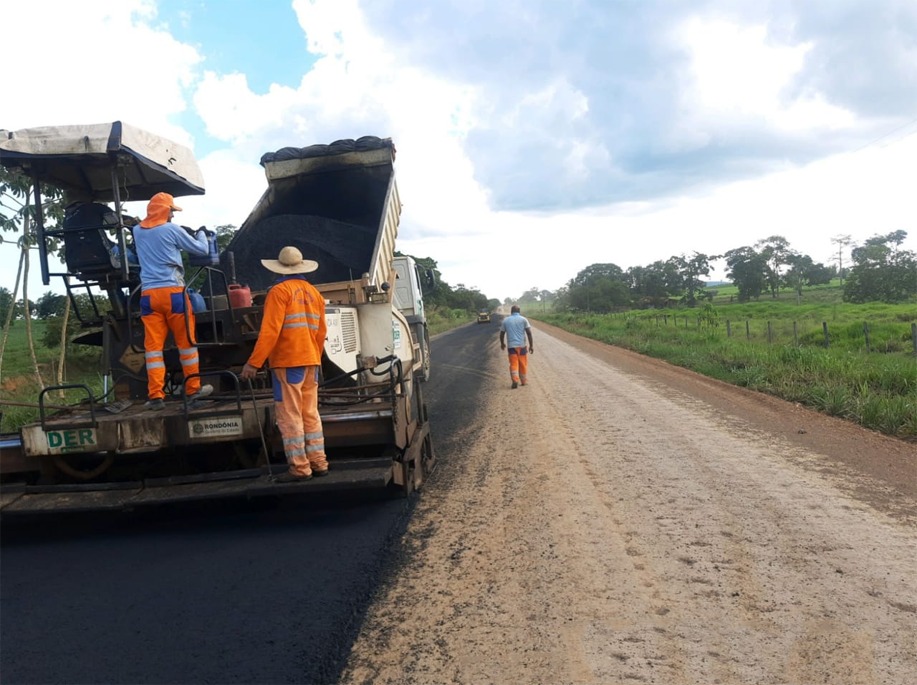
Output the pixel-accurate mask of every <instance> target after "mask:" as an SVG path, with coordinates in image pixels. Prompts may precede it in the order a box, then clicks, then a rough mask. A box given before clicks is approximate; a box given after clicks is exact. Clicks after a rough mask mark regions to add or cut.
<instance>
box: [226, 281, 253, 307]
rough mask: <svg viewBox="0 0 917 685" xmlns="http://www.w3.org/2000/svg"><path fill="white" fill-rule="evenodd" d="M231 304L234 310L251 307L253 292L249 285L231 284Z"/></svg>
mask: <svg viewBox="0 0 917 685" xmlns="http://www.w3.org/2000/svg"><path fill="white" fill-rule="evenodd" d="M229 303H230V305H231V306H232V307H233V308H239V307H251V306H252V291H251V288H249V287H248V286H247V285H239V284H238V283H231V284H230V285H229Z"/></svg>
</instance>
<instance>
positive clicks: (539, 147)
mask: <svg viewBox="0 0 917 685" xmlns="http://www.w3.org/2000/svg"><path fill="white" fill-rule="evenodd" d="M8 4H9V3H8ZM292 5H293V7H294V10H295V11H296V14H297V17H298V20H299V24H300V26H301V27H302V29H303V40H302V49H303V51H304V52H303V63H304V64H309V65H310V66H309V68H308V69H306V68H304V73H303V75H302V79H301V81H300V82H299V84H298V86H296V87H287V86H279V85H273V86H271V87H270V88H269V89H268V91H267V92H266V93H263V94H256V93H255V92H253V91H252V89H251V87H250V86H249V82H250V79H252V80H253V79H254V78H255V76H256V74H253V73H245V71H244V70H240V71H238V72H236V73H220V72H218V71H215V70H214V69H212V68H211V69H208V70H206V71H203V70H202V68H203V66H204V64H205V63H204V59H205V58H206V56H207V55H206V54H203V53H202V52H200V51H199V50H198V49H196V48H194V47H192V46H191V45H188V44H182V43H180V42H178V41H177V40H175V38H173V37H172V36H171V35H170V33H169V31H168V28H169V27H168V25H167V24H166V23H164V21H163V18H162V17H160V16H158V15H157V6H156V3H155V1H154V0H86V1H85V2H81V3H71V2H64V1H61V2H55V1H53V0H33V1H32V2H29V3H14V4H13V5H11V6H10V7H9V8H7V7H4V16H3V19H4V23H6V22H7V21H10V22H11V24H10V25H20V26H27V25H34V24H35V23H37V22H41V24H42V30H43V35H44V38H45V42H46V43H48V44H54V45H55V46H57V48H58V49H57V51H56V52H54V53H52V52H51V51H37V52H36V51H34V50H33V49H32V41H33V39H32V38H31V37H30V35H29V33H28V32H9V33H8V34H6V36H5V39H4V40H5V48H6V49H7V52H8V54H29V55H30V56H31V57H30V59H31V60H33V61H31V62H30V64H29V68H30V69H36V71H37V72H38V73H43V74H54V75H55V78H54V82H53V84H50V85H49V83H48V80H47V79H46V80H45V82H42V83H40V84H33V83H32V82H30V81H28V80H27V79H24V80H23V81H22V82H21V83H22V84H23V85H22V88H21V90H20V95H19V97H18V98H17V99H15V100H12V101H11V100H6V101H5V102H4V111H3V117H4V119H3V120H2V121H0V126H5V127H8V128H19V127H26V126H36V125H42V124H46V123H48V124H60V123H77V122H80V121H84V122H93V121H107V120H115V119H123V120H125V121H129V122H130V123H133V124H135V125H138V126H141V127H143V128H147V129H149V130H151V131H154V132H156V133H159V134H162V135H165V136H167V137H170V138H173V139H175V140H177V141H179V142H184V143H186V144H189V145H192V146H193V145H194V143H195V141H194V140H193V139H192V133H191V131H189V130H185V129H183V128H181V127H180V126H179V125H178V124H177V123H176V122H178V121H181V120H182V119H183V118H184V120H185V121H187V120H188V119H189V115H194V114H196V115H197V116H199V117H200V119H201V120H202V121H203V122H204V125H205V128H206V131H207V134H208V135H209V136H210V137H211V140H209V141H208V143H209V145H208V147H207V149H212V148H213V144H214V143H221V145H220V146H219V149H217V150H215V151H214V152H212V153H210V154H207V155H205V156H203V158H202V159H201V160H200V163H201V167H202V169H203V172H204V176H205V179H206V185H207V194H206V196H204V197H200V198H183V201H182V204H183V206H185V208H186V211H185V212H184V214H183V215H181V216H182V218H183V219H184V221H185V222H187V223H188V224H189V225H191V224H193V225H200V224H206V225H210V226H214V225H219V224H226V223H232V224H236V225H239V224H241V223H242V221H243V220H244V219H245V217H246V216H247V214H248V212H249V211H250V209H251V208H252V206H253V205H254V203H255V202H256V201H257V199H258V197H259V196H260V195H261V193H262V192H263V190H264V189H265V187H266V182H265V180H264V175H263V171H262V169H261V167H260V166H259V165H258V160H259V159H260V156H261V154H262V153H264V152H267V151H270V150H275V149H277V148H279V147H283V146H288V145H289V146H302V145H308V144H311V143H317V142H331V141H332V140H334V139H336V138H342V137H352V138H356V137H359V136H362V135H380V136H391V137H392V138H393V139H394V141H395V144H396V146H397V149H398V157H397V161H396V169H397V173H398V182H399V188H400V191H401V198H402V201H403V203H404V211H403V214H402V226H401V234H400V242H401V244H400V248H401V249H402V250H404V251H406V252H410V253H413V254H417V255H419V256H429V257H432V258H434V259H436V260H438V261H439V263H440V266H441V268H442V270H443V273H444V277H445V278H446V280H447V281H449V282H450V283H452V284H453V285H455V284H458V283H464V284H465V285H467V286H477V287H478V288H480V289H481V290H482V292H484V293H486V294H487V295H488V296H491V297H498V298H500V299H502V298H504V297H507V296H517V295H519V294H520V293H521V292H522V291H524V290H525V289H527V288H530V287H535V286H537V287H539V288H546V289H551V290H554V289H556V288H558V287H560V286H562V285H563V284H564V283H566V282H567V281H568V280H569V279H571V278H572V277H573V276H574V275H575V274H576V273H577V272H578V271H579V270H581V269H583V268H585V267H586V266H588V265H589V264H592V263H595V262H613V263H616V264H618V265H619V266H621V267H622V268H627V267H630V266H638V265H645V264H648V263H650V262H653V261H655V260H657V259H663V260H664V259H666V258H668V257H670V256H672V255H675V254H681V253H690V252H691V251H694V250H697V251H700V252H705V253H707V254H713V253H718V252H722V251H725V250H728V249H731V248H734V247H739V246H741V245H745V244H752V243H753V242H754V241H755V240H757V239H760V238H764V237H767V236H769V235H773V234H779V235H785V236H786V237H787V239H788V240H789V241H790V243H791V246H793V247H795V248H796V249H799V250H801V251H804V252H807V253H809V254H810V255H811V256H812V257H813V258H814V259H816V260H819V261H821V260H826V259H827V258H828V257H829V256H830V251H831V250H832V247H831V245H830V237H831V236H833V235H836V234H839V233H849V234H851V235H852V236H853V237H854V240H860V241H862V240H863V239H865V238H866V237H869V236H870V235H873V234H874V233H882V232H888V231H891V230H895V229H898V228H905V229H908V228H909V227H908V225H907V221H908V220H909V218H910V217H913V216H914V215H915V209H917V207H915V201H914V200H912V199H910V196H911V195H912V193H911V192H910V189H909V188H908V181H909V180H910V181H912V179H913V178H914V177H915V173H914V172H915V168H914V164H915V163H914V161H913V160H915V159H917V149H915V148H917V134H913V133H912V134H911V135H910V136H908V135H907V132H908V131H912V130H913V127H912V128H910V129H908V128H903V129H902V133H901V134H900V135H899V136H898V137H896V138H890V139H883V140H882V141H880V142H879V143H878V144H875V145H870V146H868V147H866V148H865V149H862V150H859V151H858V152H855V153H847V154H838V153H837V150H840V149H844V145H846V147H847V148H848V149H853V148H856V147H858V146H859V145H862V144H864V143H868V142H869V141H870V140H872V139H874V138H876V137H877V135H876V133H875V131H876V130H877V128H878V127H885V128H884V129H883V130H890V129H893V128H894V127H895V126H900V125H901V123H902V122H903V121H907V120H908V119H911V118H914V116H915V114H917V113H914V112H909V111H907V110H906V109H903V108H905V107H906V105H902V106H901V107H899V108H898V110H894V107H893V105H894V103H893V101H891V100H888V101H885V102H883V106H884V107H885V110H886V112H888V111H895V112H896V114H895V116H892V115H890V114H885V115H883V118H881V119H877V118H870V117H869V116H868V115H867V114H864V113H863V112H862V111H857V110H854V109H853V108H852V106H851V105H850V104H849V103H850V102H852V101H853V99H852V98H851V97H850V96H849V95H850V94H849V93H846V94H845V95H847V97H846V99H839V98H838V97H837V96H836V93H834V92H830V91H829V90H826V89H824V88H819V87H817V84H822V83H833V82H834V81H833V80H832V79H831V78H814V77H812V74H813V73H815V75H816V76H821V73H820V72H817V71H815V72H813V70H814V69H815V67H813V61H812V56H813V55H815V54H818V55H822V56H824V55H825V54H837V53H835V52H831V51H830V50H827V49H826V45H828V43H830V41H832V40H834V39H835V35H834V34H833V33H831V31H839V30H840V29H836V28H834V27H835V25H836V24H831V26H832V28H831V29H824V30H821V31H819V30H816V29H819V28H822V27H820V26H818V27H814V28H813V24H812V17H806V19H807V20H808V22H809V23H808V24H806V23H805V22H802V21H801V20H800V21H799V22H797V23H794V21H795V19H797V17H796V16H795V15H793V16H789V15H787V16H782V15H781V16H777V15H776V14H775V17H776V18H775V19H774V21H771V20H770V17H768V16H766V12H765V9H766V10H767V12H774V13H776V12H777V9H778V6H777V5H773V4H771V5H766V6H762V7H758V9H756V10H755V14H754V16H752V15H751V14H749V15H747V16H745V17H743V16H740V15H738V14H735V13H734V14H732V15H731V18H730V19H728V20H727V19H725V17H726V16H730V15H726V14H722V15H715V14H712V13H711V14H708V15H705V16H704V17H701V18H698V17H694V18H691V17H688V18H684V17H682V16H680V15H679V14H678V12H674V11H670V10H671V6H670V5H669V4H668V3H664V4H657V3H652V2H647V3H640V8H639V9H638V8H637V7H636V6H635V7H627V8H622V7H616V8H614V9H612V8H610V7H609V6H608V4H607V3H604V2H596V3H591V2H589V1H588V0H584V2H582V3H581V5H580V6H579V9H580V10H581V11H580V12H573V13H568V12H560V11H554V10H553V9H548V8H543V7H541V6H539V5H537V4H532V5H529V4H526V7H527V11H526V16H525V25H524V27H523V26H520V25H519V24H513V23H508V22H507V21H506V19H507V17H508V16H512V15H513V12H511V11H509V10H505V12H506V13H505V14H503V13H501V12H504V10H503V9H501V8H499V7H496V6H495V5H493V6H492V3H486V2H481V3H478V4H476V5H474V6H473V7H470V8H469V6H468V5H467V4H465V5H463V6H462V7H461V8H459V9H460V10H461V11H459V10H458V9H456V10H455V11H452V10H450V9H443V8H442V7H439V6H433V5H430V6H424V7H418V6H416V5H415V4H413V3H407V2H404V3H402V2H401V0H390V2H389V3H388V4H387V6H386V7H387V11H386V12H384V13H382V14H379V13H378V12H379V11H380V10H378V8H377V6H375V5H374V6H372V11H375V12H377V14H374V15H372V20H371V21H370V20H369V19H367V15H366V14H365V12H366V11H367V9H370V6H369V5H368V4H364V3H361V2H358V1H357V0H294V1H293V3H292ZM715 5H717V3H716V2H714V3H711V5H709V6H715ZM644 7H646V8H647V9H646V10H644V9H643V8H644ZM49 8H50V9H49ZM453 9H455V8H453ZM779 9H780V11H785V10H786V7H785V6H783V5H780V6H779ZM52 10H53V11H52ZM663 10H664V11H663ZM549 11H550V12H553V14H552V15H551V16H550V17H547V15H545V14H544V13H545V12H549ZM687 11H688V9H687V8H685V9H684V10H683V11H682V14H684V12H687ZM644 12H645V13H644ZM48 16H52V17H53V18H54V20H53V21H48V20H47V18H48ZM582 16H585V17H588V18H589V19H590V22H589V23H588V24H582V23H580V24H577V23H575V22H576V21H577V17H582ZM546 17H547V18H546ZM608 17H613V18H612V19H609V18H608ZM192 18H193V17H192ZM169 19H170V20H171V21H187V17H182V16H176V17H169ZM603 19H607V21H606V22H604V23H603ZM430 21H439V22H440V24H436V25H431V24H429V23H426V22H430ZM190 25H191V26H193V21H192V23H191V24H190ZM825 25H827V24H825ZM791 26H792V27H793V30H790V29H788V28H786V27H791ZM775 27H778V28H779V27H783V28H785V29H786V30H784V31H782V32H781V31H778V30H777V29H776V28H775ZM803 29H807V30H805V31H804V30H803ZM856 29H858V30H859V29H860V27H856ZM862 30H864V31H865V30H873V31H875V36H876V40H881V37H882V36H883V35H887V31H888V30H890V29H888V28H887V27H885V26H884V25H883V24H881V23H880V24H877V25H876V27H872V28H870V27H869V26H864V27H862ZM609 31H611V33H610V34H609ZM405 32H407V35H406V34H405ZM102 34H105V35H116V36H117V37H118V41H117V45H118V46H119V48H120V51H119V53H118V56H119V58H118V59H112V54H111V43H110V42H107V41H101V40H100V41H91V40H87V39H86V37H87V36H88V35H102ZM548 35H549V36H551V41H552V42H551V43H549V44H546V43H543V42H539V41H541V40H542V38H543V36H548ZM843 38H844V36H842V35H837V36H836V40H837V41H838V43H840V42H841V41H842V40H843ZM860 38H861V40H865V38H863V37H860ZM453 40H454V42H449V41H453ZM425 41H430V42H425ZM204 49H205V48H201V50H204ZM306 50H308V51H309V53H307V52H306ZM310 53H311V54H310ZM60 54H64V55H67V56H68V57H69V58H68V59H66V60H62V59H61V58H60V57H59V55H60ZM418 55H419V57H418ZM500 55H503V58H502V59H501V58H498V57H497V56H500ZM815 66H817V67H818V68H820V69H828V68H832V69H840V68H841V66H840V65H835V64H834V63H833V62H831V61H830V60H829V61H824V59H822V61H820V62H817V63H816V64H815ZM863 68H866V67H865V66H864V67H863ZM903 68H904V67H902V69H903ZM806 75H808V78H804V76H806ZM258 76H261V75H258ZM830 76H831V77H833V76H836V74H833V73H832V74H830ZM261 80H262V81H263V80H264V79H263V78H262V79H261ZM36 86H38V87H36ZM883 92H884V91H883ZM840 102H843V103H844V105H843V106H841V105H840V104H838V103H840ZM842 136H848V137H847V138H844V137H842ZM845 140H846V141H852V142H844V141H845ZM199 149H200V147H199ZM825 151H828V152H831V153H832V156H830V157H824V155H825V154H826V152H825ZM820 157H821V159H820V161H819V158H820ZM810 160H811V161H810ZM766 169H769V170H770V173H767V174H764V172H763V171H762V170H766ZM775 170H776V171H775ZM743 179H744V180H743ZM507 198H508V200H509V201H507ZM558 199H559V200H562V201H563V203H564V204H563V205H562V206H564V207H566V208H565V209H563V210H556V209H550V210H549V209H544V208H545V207H556V206H561V205H560V204H558V202H557V201H558ZM612 199H615V200H616V201H615V202H612V201H611V200H612ZM501 206H503V207H505V206H513V207H520V208H522V209H520V210H519V211H497V210H495V207H501ZM538 208H540V209H542V211H535V210H536V209H538ZM143 209H144V208H143V207H142V206H141V207H135V208H133V211H134V212H135V213H138V214H142V213H143ZM915 238H917V235H912V236H911V240H910V241H909V243H910V244H913V243H914V240H915ZM13 252H14V251H13V250H12V249H11V248H9V247H7V246H3V247H0V265H2V267H3V269H4V271H5V272H7V273H12V269H11V268H9V264H10V260H9V259H8V258H7V257H6V255H8V254H10V253H13ZM13 269H14V266H13ZM11 285H12V284H11V283H10V284H9V286H8V287H11ZM32 290H33V292H41V291H42V290H43V287H38V288H36V287H35V286H33V288H32Z"/></svg>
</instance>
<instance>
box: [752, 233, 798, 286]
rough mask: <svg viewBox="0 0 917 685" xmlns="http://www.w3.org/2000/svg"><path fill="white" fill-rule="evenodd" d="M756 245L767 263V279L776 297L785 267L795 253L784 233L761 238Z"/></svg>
mask: <svg viewBox="0 0 917 685" xmlns="http://www.w3.org/2000/svg"><path fill="white" fill-rule="evenodd" d="M755 247H756V248H757V249H758V252H759V254H761V256H762V257H764V260H765V262H766V264H767V268H766V269H765V281H766V282H767V287H768V289H769V290H770V291H771V297H774V298H776V297H777V294H778V293H779V292H780V284H781V283H782V279H783V267H784V266H786V265H788V264H789V263H790V260H791V258H792V257H793V256H794V255H795V253H794V252H793V250H791V249H790V243H789V242H788V241H787V239H786V238H784V237H783V236H782V235H772V236H770V237H769V238H764V239H763V240H759V241H758V242H757V243H755Z"/></svg>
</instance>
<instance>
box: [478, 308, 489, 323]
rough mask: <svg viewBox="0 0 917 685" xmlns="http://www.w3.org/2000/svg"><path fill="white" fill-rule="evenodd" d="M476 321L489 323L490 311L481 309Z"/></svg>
mask: <svg viewBox="0 0 917 685" xmlns="http://www.w3.org/2000/svg"><path fill="white" fill-rule="evenodd" d="M478 323H490V312H489V311H488V310H486V309H482V310H481V311H479V312H478Z"/></svg>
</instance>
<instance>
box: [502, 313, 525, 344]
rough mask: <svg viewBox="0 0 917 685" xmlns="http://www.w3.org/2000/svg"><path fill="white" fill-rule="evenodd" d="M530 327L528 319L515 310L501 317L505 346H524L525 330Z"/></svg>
mask: <svg viewBox="0 0 917 685" xmlns="http://www.w3.org/2000/svg"><path fill="white" fill-rule="evenodd" d="M529 328H531V326H530V325H529V320H528V319H526V318H525V317H524V316H522V314H520V313H519V312H516V313H515V314H511V315H510V316H508V317H507V318H505V319H503V330H504V332H505V333H506V346H507V347H525V331H526V330H527V329H529Z"/></svg>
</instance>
